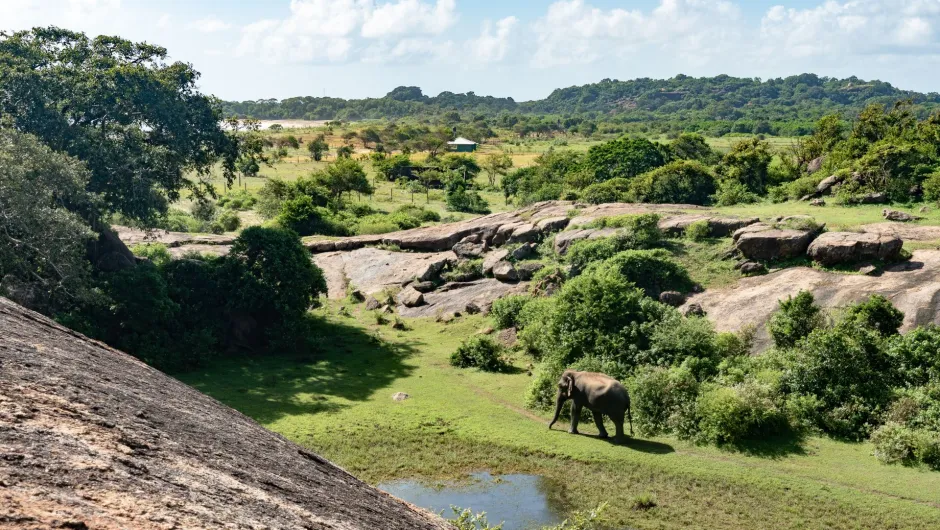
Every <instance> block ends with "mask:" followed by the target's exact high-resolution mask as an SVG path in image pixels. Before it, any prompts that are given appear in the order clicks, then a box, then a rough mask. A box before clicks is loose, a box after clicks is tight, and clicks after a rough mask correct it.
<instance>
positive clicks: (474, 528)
mask: <svg viewBox="0 0 940 530" xmlns="http://www.w3.org/2000/svg"><path fill="white" fill-rule="evenodd" d="M450 509H451V510H453V512H454V515H455V516H456V517H452V518H450V519H448V522H450V524H452V525H453V526H454V527H455V528H456V529H457V530H502V528H503V525H502V524H498V525H496V526H490V522H489V521H487V519H486V512H480V513H478V514H474V513H473V512H472V511H470V509H469V508H466V509H461V508H458V507H456V506H451V507H450Z"/></svg>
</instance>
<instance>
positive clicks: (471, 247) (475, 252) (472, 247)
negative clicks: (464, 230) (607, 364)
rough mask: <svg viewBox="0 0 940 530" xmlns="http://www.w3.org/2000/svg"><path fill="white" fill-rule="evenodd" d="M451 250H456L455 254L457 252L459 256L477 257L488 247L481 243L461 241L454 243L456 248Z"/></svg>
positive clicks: (465, 257) (464, 257) (466, 257)
mask: <svg viewBox="0 0 940 530" xmlns="http://www.w3.org/2000/svg"><path fill="white" fill-rule="evenodd" d="M451 250H453V251H454V254H456V255H457V257H458V258H463V259H476V258H479V257H480V256H482V255H483V253H484V252H485V251H486V247H485V246H484V245H482V244H480V243H473V242H471V241H461V242H460V243H457V244H456V245H454V248H453V249H451Z"/></svg>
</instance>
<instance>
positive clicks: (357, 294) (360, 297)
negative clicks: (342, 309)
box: [349, 289, 366, 303]
mask: <svg viewBox="0 0 940 530" xmlns="http://www.w3.org/2000/svg"><path fill="white" fill-rule="evenodd" d="M349 299H350V300H352V301H354V302H356V303H359V302H363V301H365V299H366V295H364V294H362V291H360V290H359V289H353V290H352V291H350V292H349Z"/></svg>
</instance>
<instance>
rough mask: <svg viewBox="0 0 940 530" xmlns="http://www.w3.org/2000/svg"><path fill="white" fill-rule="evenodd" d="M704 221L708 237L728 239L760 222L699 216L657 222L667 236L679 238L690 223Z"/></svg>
mask: <svg viewBox="0 0 940 530" xmlns="http://www.w3.org/2000/svg"><path fill="white" fill-rule="evenodd" d="M699 221H705V222H706V223H708V235H709V236H710V237H728V236H730V235H731V234H733V233H734V232H735V231H736V230H740V229H741V228H744V227H745V226H749V225H752V224H755V223H757V222H758V221H760V219H758V218H757V217H748V218H743V219H742V218H739V217H714V216H709V215H701V214H690V215H680V216H677V217H669V218H666V219H663V220H661V221H660V222H659V229H660V230H662V231H663V233H664V234H666V235H668V236H681V235H682V234H684V233H685V230H686V228H688V227H689V225H691V224H692V223H696V222H699Z"/></svg>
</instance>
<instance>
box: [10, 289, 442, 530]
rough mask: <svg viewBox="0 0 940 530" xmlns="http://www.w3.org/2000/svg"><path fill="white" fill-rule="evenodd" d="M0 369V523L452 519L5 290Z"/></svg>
mask: <svg viewBox="0 0 940 530" xmlns="http://www.w3.org/2000/svg"><path fill="white" fill-rule="evenodd" d="M0 367H2V368H0V454H2V457H0V507H2V508H0V526H2V527H3V528H14V529H16V528H23V529H26V528H75V529H77V528H94V529H104V530H110V529H121V528H135V529H145V530H149V529H158V528H159V529H167V528H318V529H337V530H339V529H344V530H347V529H363V530H365V529H373V528H383V529H395V530H405V529H416V528H418V529H445V528H451V527H450V526H449V525H448V524H447V523H445V522H444V521H443V520H441V519H440V518H439V517H438V516H436V515H433V514H430V513H427V512H425V511H423V510H420V509H418V508H415V507H413V506H411V505H409V504H407V503H404V502H402V501H399V500H398V499H395V498H394V497H392V496H390V495H388V494H386V493H383V492H381V491H379V490H377V489H375V488H373V487H371V486H369V485H368V484H366V483H364V482H362V481H360V480H358V479H357V478H355V477H353V476H352V475H350V474H349V473H347V472H346V471H344V470H342V469H341V468H339V467H337V466H335V465H333V464H332V463H331V462H329V461H328V460H326V459H324V458H323V457H321V456H319V455H317V454H316V453H314V452H312V451H310V450H308V449H305V448H303V447H300V446H298V445H296V444H294V443H292V442H290V441H288V440H287V439H286V438H284V437H282V436H280V435H277V434H275V433H273V432H271V431H268V430H266V429H264V428H263V427H261V426H260V425H258V424H257V423H255V422H254V421H252V420H251V419H249V418H248V417H246V416H244V415H243V414H240V413H238V412H236V411H235V410H232V409H231V408H229V407H226V406H225V405H222V404H221V403H219V402H218V401H216V400H214V399H212V398H210V397H208V396H206V395H203V394H201V393H199V392H198V391H197V390H195V389H193V388H192V387H189V386H187V385H185V384H183V383H181V382H179V381H177V380H175V379H173V378H171V377H167V376H166V375H164V374H162V373H160V372H159V371H157V370H154V369H152V368H150V367H148V366H147V365H145V364H143V363H141V362H139V361H137V360H135V359H134V358H132V357H130V356H128V355H126V354H124V353H121V352H119V351H116V350H113V349H110V348H108V347H106V346H104V345H102V344H101V343H100V342H97V341H94V340H91V339H88V338H86V337H84V336H82V335H79V334H78V333H75V332H73V331H70V330H68V329H66V328H63V327H62V326H59V325H58V324H56V323H55V322H53V321H51V320H49V319H47V318H45V317H42V316H41V315H39V314H37V313H32V312H30V311H27V310H25V309H23V308H21V307H19V306H16V305H14V304H12V303H11V302H9V301H7V300H6V299H0Z"/></svg>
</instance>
